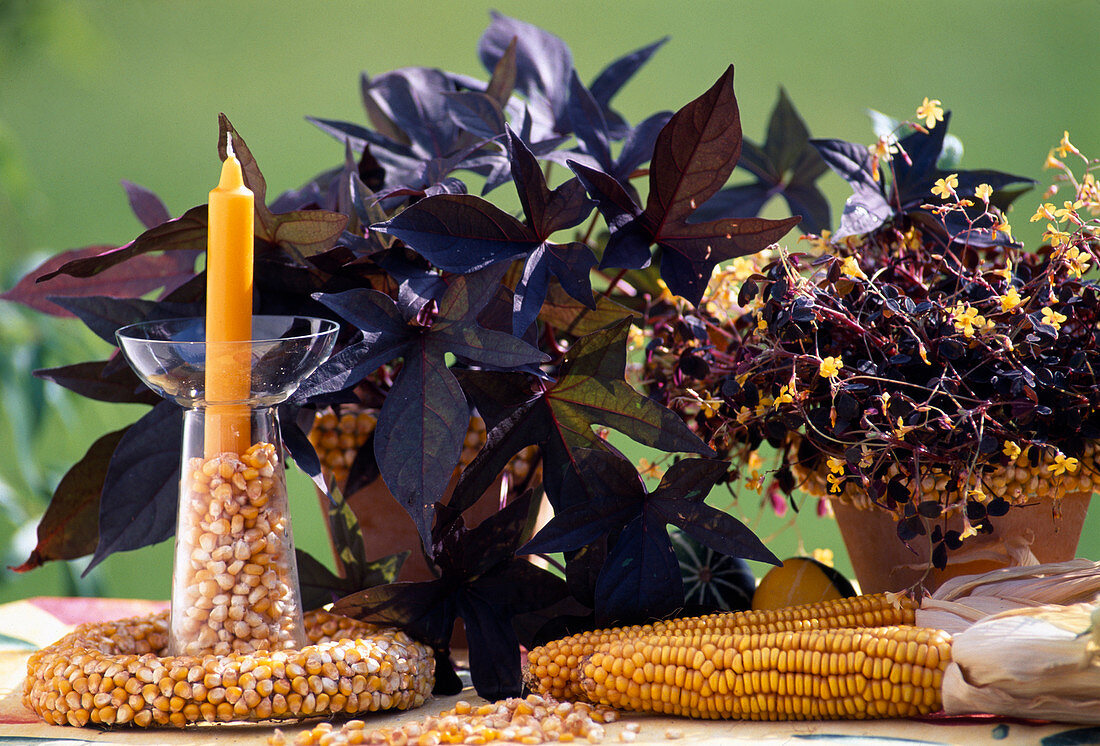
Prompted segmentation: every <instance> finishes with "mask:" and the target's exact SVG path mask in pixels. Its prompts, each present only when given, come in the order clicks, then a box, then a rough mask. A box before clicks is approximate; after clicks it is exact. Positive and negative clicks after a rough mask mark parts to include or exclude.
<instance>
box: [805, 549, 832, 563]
mask: <svg viewBox="0 0 1100 746" xmlns="http://www.w3.org/2000/svg"><path fill="white" fill-rule="evenodd" d="M810 554H811V556H812V557H813V558H814V559H815V560H817V561H818V562H820V563H821V564H823V565H826V566H828V567H832V566H833V560H834V557H833V550H832V549H822V548H820V547H819V548H817V549H814V551H813V552H811V553H810Z"/></svg>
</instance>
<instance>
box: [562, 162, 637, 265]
mask: <svg viewBox="0 0 1100 746" xmlns="http://www.w3.org/2000/svg"><path fill="white" fill-rule="evenodd" d="M568 165H569V168H570V169H572V170H573V173H575V174H576V175H577V179H579V180H580V182H581V184H583V185H584V188H585V190H586V191H587V192H588V194H589V196H590V197H592V199H594V200H595V201H596V205H597V206H598V207H599V209H600V214H601V215H603V218H604V220H605V221H606V222H607V225H608V227H609V228H611V230H612V237H614V235H615V232H616V231H618V230H619V229H621V228H622V227H623V226H625V225H628V224H630V223H632V222H633V221H634V219H635V218H637V217H638V216H639V215H641V214H642V208H641V207H639V206H638V204H637V203H636V202H635V201H634V198H633V197H631V196H630V194H628V193H627V191H626V190H625V189H624V188H623V186H622V184H620V183H619V181H618V180H617V179H615V177H613V176H611V175H609V174H606V173H604V172H603V171H599V170H597V169H594V168H589V167H588V166H585V165H583V164H581V163H577V162H576V161H572V160H571V161H569V162H568ZM649 243H650V242H649V241H646V245H645V246H644V247H643V250H644V253H645V258H646V262H648V261H649ZM638 266H644V264H640V265H638Z"/></svg>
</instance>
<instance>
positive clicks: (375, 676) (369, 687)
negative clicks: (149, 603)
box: [23, 611, 435, 727]
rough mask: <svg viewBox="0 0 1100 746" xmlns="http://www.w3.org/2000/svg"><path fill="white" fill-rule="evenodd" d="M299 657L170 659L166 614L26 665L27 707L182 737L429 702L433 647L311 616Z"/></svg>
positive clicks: (54, 649) (42, 654)
mask: <svg viewBox="0 0 1100 746" xmlns="http://www.w3.org/2000/svg"><path fill="white" fill-rule="evenodd" d="M305 631H306V634H307V636H308V639H309V641H310V644H309V645H307V646H305V647H303V648H301V649H298V650H273V651H261V652H255V653H248V654H244V653H231V654H229V655H204V656H174V657H173V656H165V655H164V653H165V647H166V645H167V640H168V634H167V633H168V612H162V613H160V614H154V615H150V616H145V617H134V618H131V619H125V620H122V621H117V622H101V623H93V624H82V625H80V626H79V627H77V628H76V630H75V631H74V632H73V633H71V634H69V635H67V636H66V637H64V638H62V639H61V640H59V641H58V642H56V643H54V644H53V645H50V646H48V647H46V648H43V649H42V650H39V651H37V652H35V653H33V654H32V655H31V657H30V659H29V660H28V662H27V679H26V682H25V684H24V687H23V702H24V704H26V705H27V706H28V707H29V708H30V709H31V710H33V711H34V712H35V713H36V714H37V715H38V716H39V717H41V718H42V719H43V720H45V721H46V722H48V723H52V724H55V725H73V726H84V725H89V724H92V725H121V724H126V723H130V724H133V725H137V726H141V727H148V726H165V725H172V726H177V727H183V726H185V725H188V724H190V723H198V722H211V723H215V722H231V721H241V720H272V719H285V718H298V717H313V716H320V715H336V714H349V715H351V714H356V713H361V712H373V711H376V710H386V709H399V710H405V709H411V708H414V707H419V706H420V705H422V704H423V703H424V702H425V701H426V700H427V699H428V697H430V696H431V691H432V686H433V685H434V682H435V659H434V657H433V655H432V650H431V648H429V647H427V646H425V645H422V644H420V643H417V642H415V641H414V640H412V639H410V638H409V637H408V636H406V635H405V634H404V633H403V632H400V631H398V630H395V629H391V628H381V627H376V626H374V625H370V624H366V623H363V622H359V621H356V620H354V619H349V618H346V617H341V616H337V615H334V614H329V613H327V612H324V611H313V612H309V613H307V614H306V615H305Z"/></svg>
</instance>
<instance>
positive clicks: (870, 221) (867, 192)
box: [811, 140, 894, 238]
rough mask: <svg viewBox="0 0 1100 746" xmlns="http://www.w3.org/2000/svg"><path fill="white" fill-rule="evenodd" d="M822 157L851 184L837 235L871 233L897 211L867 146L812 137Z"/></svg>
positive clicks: (840, 236)
mask: <svg viewBox="0 0 1100 746" xmlns="http://www.w3.org/2000/svg"><path fill="white" fill-rule="evenodd" d="M811 143H812V144H813V146H814V147H815V148H817V152H818V153H820V154H821V157H822V158H823V159H824V160H825V163H826V164H828V166H829V168H831V169H833V171H835V172H836V173H837V174H838V175H840V177H841V178H842V179H844V180H845V181H847V182H848V185H849V186H851V187H852V192H853V193H852V195H851V196H850V197H848V199H847V201H846V202H845V203H844V212H843V213H842V214H841V218H840V226H839V227H838V228H837V230H836V233H835V234H833V235H834V237H835V238H844V237H845V236H854V235H860V234H863V233H870V232H871V231H873V230H875V229H876V228H878V227H879V226H881V225H882V224H883V223H885V222H886V221H887V220H889V219H890V217H891V216H893V214H894V208H893V207H891V205H890V203H889V202H887V200H886V196H885V194H884V192H883V188H882V182H881V181H878V180H876V179H875V177H874V173H873V172H872V167H871V156H870V154H869V153H868V152H867V148H866V147H864V146H862V145H857V144H855V143H849V142H844V141H843V140H812V141H811Z"/></svg>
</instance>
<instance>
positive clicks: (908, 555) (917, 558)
mask: <svg viewBox="0 0 1100 746" xmlns="http://www.w3.org/2000/svg"><path fill="white" fill-rule="evenodd" d="M1090 498H1091V495H1090V494H1088V493H1083V492H1078V493H1071V494H1068V495H1066V496H1065V497H1063V498H1062V501H1061V515H1060V516H1058V517H1055V516H1054V514H1053V511H1052V510H1051V503H1050V502H1048V501H1043V502H1039V503H1037V504H1035V505H1030V506H1021V507H1013V508H1012V509H1011V510H1009V512H1008V514H1007V515H1004V516H1002V517H1000V518H997V519H995V520H994V531H993V533H992V534H979V535H978V536H974V537H971V538H969V539H967V540H966V542H965V543H964V544H963V546H962V547H961V548H959V549H957V550H954V551H952V552H950V553H949V554H948V563H947V567H946V569H944V570H936V569H934V568H932V567H931V563H930V560H929V558H930V556H931V549H932V547H931V541H930V540H929V538H928V535H925V536H918V537H917V538H915V539H913V540H912V541H910V542H909V546H908V547H907V546H906V545H905V544H903V543H902V542H901V541H900V540H899V539H898V538H897V532H896V527H897V524H896V522H895V521H894V517H893V515H892V514H891V513H889V512H888V511H886V510H878V509H871V510H864V509H860V508H856V507H853V506H852V505H849V504H845V503H840V502H834V503H833V511H834V512H835V514H836V521H837V525H838V526H839V527H840V533H841V535H842V536H843V537H844V544H845V545H846V547H847V549H848V556H849V558H850V559H851V562H852V569H853V570H855V574H856V579H857V580H858V581H859V585H860V588H861V590H862V591H863V592H864V593H875V592H878V591H898V590H903V589H905V588H909V587H912V586H914V585H917V584H920V585H921V586H923V587H924V588H925V589H926V590H929V591H931V590H934V589H936V588H938V587H939V586H940V585H941V584H942V583H943V582H944V581H945V580H947V579H949V578H952V577H955V576H958V575H970V574H975V573H982V572H988V571H990V570H995V569H997V568H1000V567H1008V566H1010V565H1014V564H1015V565H1019V564H1036V563H1040V562H1063V561H1065V560H1069V559H1073V557H1074V556H1076V552H1077V542H1078V540H1079V539H1080V537H1081V529H1082V526H1083V524H1084V522H1085V515H1086V513H1087V512H1088V507H1089V499H1090ZM937 522H938V521H931V520H926V521H925V526H926V528H927V529H928V533H929V534H931V531H932V527H933V525H934V524H935V523H937ZM948 528H955V529H956V530H961V528H962V526H961V519H959V518H955V519H954V523H952V521H949V522H948Z"/></svg>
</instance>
